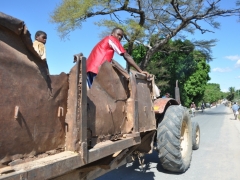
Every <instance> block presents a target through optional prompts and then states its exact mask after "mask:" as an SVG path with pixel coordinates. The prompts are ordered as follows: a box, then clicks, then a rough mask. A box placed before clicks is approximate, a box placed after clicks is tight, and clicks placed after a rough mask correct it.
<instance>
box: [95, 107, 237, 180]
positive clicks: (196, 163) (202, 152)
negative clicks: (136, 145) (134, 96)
mask: <svg viewBox="0 0 240 180" xmlns="http://www.w3.org/2000/svg"><path fill="white" fill-rule="evenodd" d="M192 121H196V122H198V123H199V125H200V130H201V142H200V148H199V149H198V150H195V151H193V154H192V162H191V166H190V168H189V169H188V170H187V171H186V172H185V173H183V174H176V173H171V172H168V171H166V170H164V169H163V168H162V166H161V165H160V163H159V159H158V154H157V152H154V153H153V154H149V155H146V156H145V164H146V168H145V169H144V170H140V168H139V163H138V161H136V162H134V163H133V165H132V166H129V167H127V166H126V165H124V166H122V167H119V168H118V169H115V170H113V171H111V172H109V173H107V174H105V175H103V176H101V177H99V178H98V179H97V180H145V179H146V180H153V179H159V180H166V179H167V180H240V121H239V120H234V117H233V113H232V111H231V109H230V108H229V107H225V106H224V105H218V106H217V107H212V108H210V109H206V110H205V111H204V112H203V113H202V112H198V113H197V114H196V116H195V117H193V118H192Z"/></svg>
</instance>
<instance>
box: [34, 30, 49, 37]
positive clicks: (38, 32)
mask: <svg viewBox="0 0 240 180" xmlns="http://www.w3.org/2000/svg"><path fill="white" fill-rule="evenodd" d="M41 34H44V35H45V36H47V33H45V32H44V31H37V32H36V34H35V39H36V38H37V37H38V36H40V35H41Z"/></svg>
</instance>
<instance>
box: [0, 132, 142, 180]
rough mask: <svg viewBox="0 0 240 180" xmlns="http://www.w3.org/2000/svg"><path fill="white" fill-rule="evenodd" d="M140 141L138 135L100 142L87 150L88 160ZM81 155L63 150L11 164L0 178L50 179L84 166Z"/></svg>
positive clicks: (93, 159) (8, 179)
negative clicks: (9, 170) (21, 162)
mask: <svg viewBox="0 0 240 180" xmlns="http://www.w3.org/2000/svg"><path fill="white" fill-rule="evenodd" d="M140 143H141V138H140V137H131V138H126V139H123V140H120V141H116V142H112V143H111V144H109V143H108V142H106V143H102V146H101V147H97V148H93V149H91V150H89V151H88V152H89V159H88V162H89V163H90V162H94V161H96V160H99V159H101V158H103V157H106V156H108V155H111V154H114V153H115V152H117V151H120V150H123V149H126V148H129V147H131V146H134V145H137V144H140ZM84 165H85V163H84V162H83V161H82V157H81V155H80V154H79V153H74V152H72V151H65V152H62V153H59V154H55V155H52V156H48V157H45V158H41V159H38V160H35V161H31V162H27V163H23V164H19V165H15V166H12V169H13V170H14V172H10V173H8V174H2V175H0V180H3V179H4V180H13V179H20V178H21V177H26V179H31V180H42V179H50V178H54V177H57V176H60V175H63V174H65V173H68V172H70V171H72V170H74V169H76V168H79V167H81V166H84Z"/></svg>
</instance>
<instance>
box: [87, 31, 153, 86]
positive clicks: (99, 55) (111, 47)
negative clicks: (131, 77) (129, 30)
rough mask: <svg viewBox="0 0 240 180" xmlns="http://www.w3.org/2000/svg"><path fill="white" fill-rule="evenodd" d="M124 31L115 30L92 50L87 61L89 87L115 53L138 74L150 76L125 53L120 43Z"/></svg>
mask: <svg viewBox="0 0 240 180" xmlns="http://www.w3.org/2000/svg"><path fill="white" fill-rule="evenodd" d="M123 33H124V32H123V30H122V29H121V28H114V29H113V30H112V33H111V35H110V36H107V37H105V38H103V39H102V40H101V41H100V42H99V43H98V44H97V45H96V46H95V47H94V48H93V50H92V52H91V53H90V55H89V57H88V59H87V81H88V85H89V87H91V85H92V82H93V79H94V78H95V76H96V75H97V74H98V71H99V69H100V67H101V65H102V64H103V63H104V62H105V61H108V62H111V61H112V58H113V55H114V52H117V53H118V54H119V55H120V56H123V58H124V59H125V60H126V61H127V62H128V63H129V64H130V66H132V67H134V68H135V69H136V70H137V71H138V72H140V73H144V74H146V76H147V77H149V74H148V73H147V72H146V71H142V70H141V69H140V68H139V66H138V65H137V64H136V63H135V61H134V60H133V58H132V57H131V56H130V55H129V54H128V53H127V52H126V51H125V49H124V48H123V46H122V45H121V43H120V41H121V39H122V38H123Z"/></svg>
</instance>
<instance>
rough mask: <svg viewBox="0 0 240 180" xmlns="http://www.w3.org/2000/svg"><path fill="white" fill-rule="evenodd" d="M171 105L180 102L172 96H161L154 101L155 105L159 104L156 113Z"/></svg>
mask: <svg viewBox="0 0 240 180" xmlns="http://www.w3.org/2000/svg"><path fill="white" fill-rule="evenodd" d="M170 105H179V103H178V102H177V101H176V100H175V99H172V98H159V99H156V100H155V101H154V102H153V106H154V107H155V106H156V107H157V106H158V109H156V110H155V109H154V112H155V114H161V113H163V112H164V110H165V108H166V107H168V106H170Z"/></svg>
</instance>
